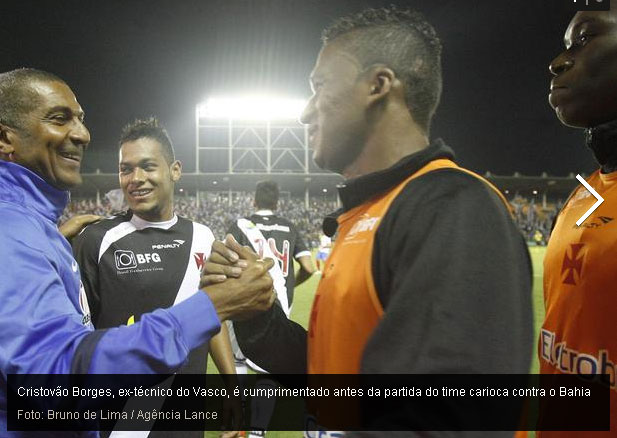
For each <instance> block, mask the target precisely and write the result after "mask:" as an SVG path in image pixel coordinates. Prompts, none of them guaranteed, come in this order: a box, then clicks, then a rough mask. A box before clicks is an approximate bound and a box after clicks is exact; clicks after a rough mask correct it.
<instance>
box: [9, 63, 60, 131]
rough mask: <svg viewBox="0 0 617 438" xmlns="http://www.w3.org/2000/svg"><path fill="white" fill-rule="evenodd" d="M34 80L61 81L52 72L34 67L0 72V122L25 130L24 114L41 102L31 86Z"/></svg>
mask: <svg viewBox="0 0 617 438" xmlns="http://www.w3.org/2000/svg"><path fill="white" fill-rule="evenodd" d="M34 82H61V83H63V84H66V82H64V81H63V80H62V79H60V78H59V77H58V76H56V75H55V74H53V73H49V72H46V71H43V70H37V69H34V68H19V69H16V70H11V71H7V72H5V73H0V123H1V124H3V125H6V126H10V127H11V128H14V129H18V130H20V131H24V130H25V125H24V116H26V115H27V114H29V113H30V112H32V111H34V110H35V109H36V108H37V107H38V106H39V105H40V104H41V96H40V95H39V93H38V92H37V91H36V90H35V89H34V88H32V83H34Z"/></svg>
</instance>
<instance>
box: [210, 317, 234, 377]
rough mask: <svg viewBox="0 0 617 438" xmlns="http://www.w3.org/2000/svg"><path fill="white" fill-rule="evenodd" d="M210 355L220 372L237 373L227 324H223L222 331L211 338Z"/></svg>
mask: <svg viewBox="0 0 617 438" xmlns="http://www.w3.org/2000/svg"><path fill="white" fill-rule="evenodd" d="M210 356H211V357H212V360H213V361H214V364H215V365H216V368H217V369H218V370H219V373H220V374H236V367H235V364H234V356H233V351H232V349H231V342H230V341H229V332H228V331H227V325H226V324H221V331H220V332H219V333H218V334H217V335H216V336H214V337H213V338H212V339H211V340H210Z"/></svg>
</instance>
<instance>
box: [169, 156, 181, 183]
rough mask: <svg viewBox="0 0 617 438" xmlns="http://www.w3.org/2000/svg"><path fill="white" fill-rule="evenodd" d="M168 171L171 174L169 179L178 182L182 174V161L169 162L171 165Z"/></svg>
mask: <svg viewBox="0 0 617 438" xmlns="http://www.w3.org/2000/svg"><path fill="white" fill-rule="evenodd" d="M169 173H170V174H171V180H172V181H173V182H178V181H179V180H180V177H181V176H182V162H181V161H180V160H176V161H174V162H173V163H171V166H169Z"/></svg>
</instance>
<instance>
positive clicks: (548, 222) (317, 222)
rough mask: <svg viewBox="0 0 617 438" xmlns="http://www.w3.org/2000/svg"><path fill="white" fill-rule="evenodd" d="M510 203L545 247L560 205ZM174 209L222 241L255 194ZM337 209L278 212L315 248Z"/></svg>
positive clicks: (321, 201) (317, 205) (327, 203)
mask: <svg viewBox="0 0 617 438" xmlns="http://www.w3.org/2000/svg"><path fill="white" fill-rule="evenodd" d="M114 195H115V199H114ZM509 201H510V204H511V205H512V208H513V211H514V217H515V220H516V223H517V225H518V226H519V228H520V230H521V232H522V233H523V235H524V237H525V239H526V240H527V241H528V242H532V243H535V244H537V245H545V244H546V242H547V241H548V237H549V235H550V231H551V226H552V223H553V220H554V219H555V216H556V215H557V213H558V212H559V209H560V208H561V205H560V204H559V203H546V204H542V203H537V202H536V200H535V199H534V198H531V199H528V198H525V197H522V196H515V197H514V198H512V199H510V200H509ZM123 208H126V207H125V206H123V204H122V202H121V200H120V201H118V199H117V192H116V193H115V194H111V196H109V195H108V196H106V197H105V199H101V200H100V201H99V202H97V201H96V200H95V199H80V200H72V201H71V203H70V204H69V206H68V207H67V209H66V211H65V212H64V215H63V217H62V219H61V222H63V221H64V220H66V219H68V218H69V217H71V216H73V215H76V214H85V213H92V214H98V215H101V216H112V215H113V214H115V213H118V212H120V211H121V210H122V209H123ZM175 208H176V213H177V214H179V215H181V216H184V217H186V218H188V219H191V220H194V221H196V222H200V223H203V224H206V225H208V226H209V227H210V229H211V230H212V232H213V233H214V235H215V236H216V238H217V239H222V238H224V236H225V233H226V231H227V230H228V229H229V227H230V225H231V223H232V222H233V221H235V220H236V219H238V218H240V217H244V216H248V215H250V214H251V213H252V212H253V211H254V207H253V193H252V192H234V193H232V194H231V199H230V198H229V193H227V192H205V193H203V194H202V196H201V197H200V200H199V202H197V198H196V197H195V196H184V195H181V196H176V198H175ZM337 208H338V206H337V203H336V201H334V200H332V199H328V198H310V200H309V208H308V209H307V208H306V207H305V204H304V199H303V198H295V197H282V198H281V199H280V200H279V208H278V210H277V211H276V212H275V213H276V214H279V215H280V216H282V217H285V218H286V219H289V220H291V221H292V222H293V223H294V224H295V225H296V226H297V227H298V229H299V230H300V232H301V233H302V236H303V237H304V239H305V240H306V243H307V244H308V245H309V246H311V247H313V248H316V247H318V246H319V236H320V234H321V225H322V222H323V218H324V217H325V216H326V215H327V214H329V213H332V212H333V211H335V210H336V209H337Z"/></svg>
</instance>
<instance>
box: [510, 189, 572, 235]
mask: <svg viewBox="0 0 617 438" xmlns="http://www.w3.org/2000/svg"><path fill="white" fill-rule="evenodd" d="M509 201H510V204H511V205H512V208H513V210H514V218H515V220H516V224H517V225H518V227H519V228H520V230H521V232H522V233H523V236H524V237H525V240H527V241H528V242H533V243H535V244H536V245H546V244H547V242H548V238H549V236H550V233H551V229H552V227H553V221H554V220H555V217H556V216H557V214H558V213H559V210H560V209H561V206H562V203H561V202H557V203H548V202H547V203H539V202H536V199H535V198H531V199H528V198H524V197H522V196H515V197H514V198H512V199H510V200H509Z"/></svg>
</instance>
